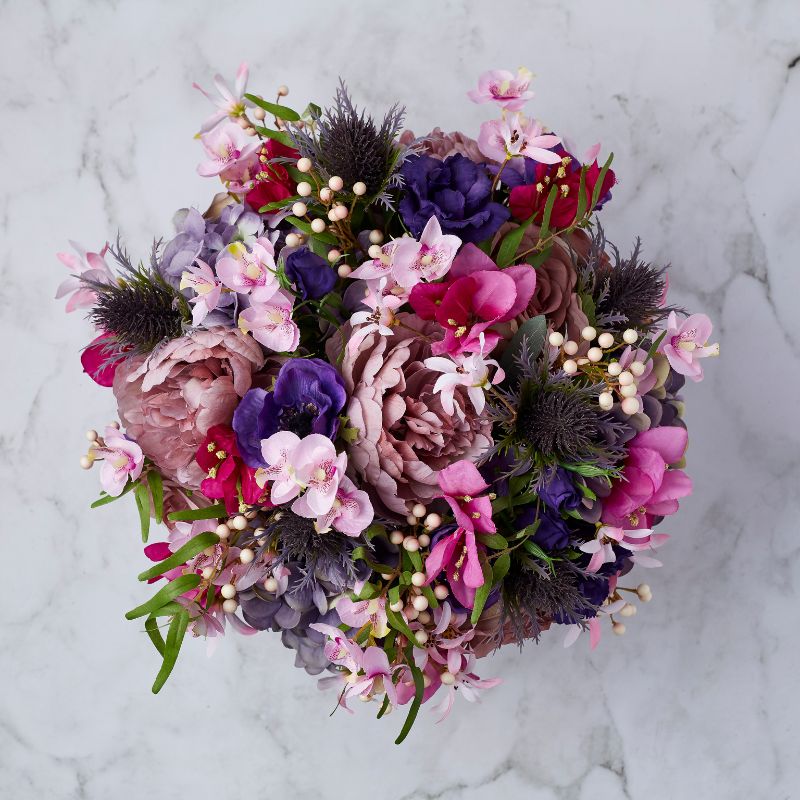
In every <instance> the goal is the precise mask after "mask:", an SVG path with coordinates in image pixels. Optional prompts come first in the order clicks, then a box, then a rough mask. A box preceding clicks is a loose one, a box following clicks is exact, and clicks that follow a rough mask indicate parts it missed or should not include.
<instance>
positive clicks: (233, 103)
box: [192, 61, 253, 133]
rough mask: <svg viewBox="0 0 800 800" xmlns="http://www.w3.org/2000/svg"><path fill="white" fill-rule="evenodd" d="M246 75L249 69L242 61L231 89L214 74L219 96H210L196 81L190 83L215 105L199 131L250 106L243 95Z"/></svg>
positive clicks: (220, 77) (208, 128) (208, 129)
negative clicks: (214, 111)
mask: <svg viewBox="0 0 800 800" xmlns="http://www.w3.org/2000/svg"><path fill="white" fill-rule="evenodd" d="M248 77H249V69H248V66H247V63H246V62H244V61H243V62H242V63H241V64H240V65H239V69H238V70H237V71H236V83H235V84H234V88H233V89H231V87H230V86H229V85H228V83H227V82H226V81H225V79H224V78H223V77H222V76H221V75H215V76H214V86H215V87H216V89H217V92H218V93H219V97H212V96H211V95H210V94H209V93H208V92H207V91H206V90H205V89H204V88H203V87H202V86H199V85H198V84H196V83H193V84H192V86H193V87H194V88H195V89H197V90H198V91H200V92H202V93H203V94H204V95H205V96H206V97H207V98H208V99H209V100H210V101H211V102H212V103H213V104H214V105H215V106H216V107H217V111H216V113H215V114H214V115H213V116H211V117H209V118H208V119H207V120H206V121H205V122H204V123H203V125H202V127H201V128H200V132H201V133H205V132H206V131H210V130H211V129H212V128H214V127H216V125H217V124H218V123H220V122H222V120H224V119H226V118H227V117H231V118H233V117H238V116H241V115H242V114H244V111H245V109H246V108H249V107H252V105H253V104H252V103H251V102H250V101H249V100H248V99H247V98H246V97H245V96H244V93H245V91H246V90H247V78H248Z"/></svg>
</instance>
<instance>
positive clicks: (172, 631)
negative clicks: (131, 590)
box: [153, 609, 189, 694]
mask: <svg viewBox="0 0 800 800" xmlns="http://www.w3.org/2000/svg"><path fill="white" fill-rule="evenodd" d="M188 625H189V612H188V611H186V609H184V610H183V611H181V612H180V613H179V614H176V615H175V616H174V617H173V618H172V622H171V623H170V625H169V631H168V632H167V641H166V644H165V645H164V663H163V664H162V665H161V669H160V670H159V671H158V675H156V679H155V682H154V683H153V694H158V693H159V692H160V691H161V689H162V687H163V686H164V684H165V683H166V682H167V678H169V676H170V673H171V672H172V670H173V668H174V666H175V662H176V661H177V660H178V653H180V651H181V644H183V637H184V636H185V635H186V628H187V627H188Z"/></svg>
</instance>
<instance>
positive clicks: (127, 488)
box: [90, 481, 136, 508]
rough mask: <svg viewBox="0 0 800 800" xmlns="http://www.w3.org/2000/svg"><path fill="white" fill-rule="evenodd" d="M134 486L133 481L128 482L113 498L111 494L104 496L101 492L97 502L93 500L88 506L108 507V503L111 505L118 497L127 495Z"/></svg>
mask: <svg viewBox="0 0 800 800" xmlns="http://www.w3.org/2000/svg"><path fill="white" fill-rule="evenodd" d="M135 486H136V483H135V482H134V481H128V483H127V484H126V485H125V488H124V489H123V490H122V491H121V492H120V493H119V494H118V495H117V496H116V497H115V496H114V495H113V494H106V493H105V492H103V494H102V496H101V497H100V499H99V500H95V501H94V503H92V505H91V506H90V508H100V506H105V505H108V503H113V502H114V501H115V500H119V498H120V497H122V495H124V494H128V492H129V491H131V489H133V488H134V487H135Z"/></svg>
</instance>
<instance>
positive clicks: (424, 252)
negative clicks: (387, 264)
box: [392, 216, 461, 289]
mask: <svg viewBox="0 0 800 800" xmlns="http://www.w3.org/2000/svg"><path fill="white" fill-rule="evenodd" d="M460 246H461V239H459V238H458V236H452V235H446V234H442V226H441V225H440V223H439V220H438V219H437V218H436V217H435V216H434V217H431V218H430V219H429V220H428V222H427V224H426V225H425V228H424V229H423V231H422V235H421V236H420V237H419V241H416V240H415V239H412V238H411V237H408V236H406V237H404V238H402V239H400V241H399V243H398V245H397V249H396V251H395V253H394V259H393V262H394V263H393V269H392V272H393V275H394V278H395V280H396V281H397V283H398V284H399V285H400V286H403V287H405V288H406V289H410V288H411V287H412V286H416V285H417V284H418V283H420V282H421V281H435V280H438V279H439V278H441V277H443V276H444V275H445V274H446V273H447V271H448V270H449V269H450V265H451V264H452V263H453V259H454V258H455V257H456V253H457V252H458V248H459V247H460Z"/></svg>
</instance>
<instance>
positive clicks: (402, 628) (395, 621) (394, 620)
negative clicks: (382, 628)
mask: <svg viewBox="0 0 800 800" xmlns="http://www.w3.org/2000/svg"><path fill="white" fill-rule="evenodd" d="M386 617H387V619H388V621H389V625H391V626H392V627H393V628H394V629H395V630H396V631H397V632H398V633H402V634H403V636H405V637H406V639H408V640H409V641H410V642H416V641H417V637H416V636H414V631H412V630H411V628H409V627H408V625H407V624H406V621H405V620H404V619H403V618H402V617H401V616H400V614H397V613H396V612H394V611H392V609H391V608H389V606H386Z"/></svg>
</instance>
